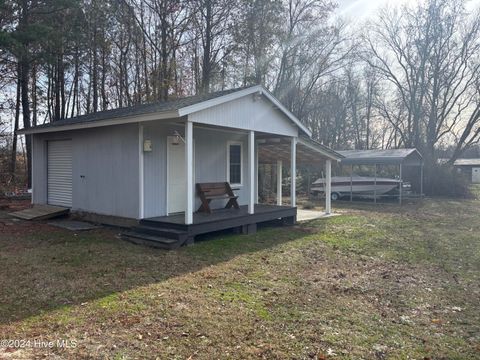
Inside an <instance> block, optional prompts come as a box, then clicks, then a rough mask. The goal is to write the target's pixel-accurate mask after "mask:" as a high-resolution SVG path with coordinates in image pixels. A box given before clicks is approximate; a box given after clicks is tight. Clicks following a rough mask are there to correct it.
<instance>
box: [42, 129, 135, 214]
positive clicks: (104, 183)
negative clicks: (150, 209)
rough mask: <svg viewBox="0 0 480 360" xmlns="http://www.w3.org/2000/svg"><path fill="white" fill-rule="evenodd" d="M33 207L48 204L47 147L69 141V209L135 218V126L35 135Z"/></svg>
mask: <svg viewBox="0 0 480 360" xmlns="http://www.w3.org/2000/svg"><path fill="white" fill-rule="evenodd" d="M34 138H35V141H34V150H33V157H34V159H33V166H34V168H33V172H34V174H35V175H34V176H33V182H34V183H33V203H34V204H46V203H47V201H48V200H47V148H48V146H47V144H48V141H51V140H65V139H71V141H72V209H73V210H81V211H87V212H92V213H97V214H104V215H114V216H121V217H127V218H137V217H138V214H139V185H138V184H139V182H138V181H139V176H138V174H139V170H138V166H139V162H138V159H139V156H138V147H139V145H138V124H128V125H119V126H109V127H104V128H94V129H85V130H75V131H68V132H58V133H46V134H38V135H34Z"/></svg>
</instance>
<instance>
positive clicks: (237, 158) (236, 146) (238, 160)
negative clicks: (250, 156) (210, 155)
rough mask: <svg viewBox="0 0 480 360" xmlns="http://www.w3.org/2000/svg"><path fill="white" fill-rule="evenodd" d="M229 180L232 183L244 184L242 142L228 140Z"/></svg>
mask: <svg viewBox="0 0 480 360" xmlns="http://www.w3.org/2000/svg"><path fill="white" fill-rule="evenodd" d="M227 181H228V182H229V183H230V184H231V185H237V186H238V185H242V143H241V142H228V145H227Z"/></svg>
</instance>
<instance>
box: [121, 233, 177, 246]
mask: <svg viewBox="0 0 480 360" xmlns="http://www.w3.org/2000/svg"><path fill="white" fill-rule="evenodd" d="M122 235H123V236H129V237H134V238H138V239H142V240H148V241H154V242H159V243H163V244H175V243H176V242H178V241H179V240H178V239H169V238H166V237H162V236H156V235H151V234H145V233H141V232H137V231H125V232H123V233H122Z"/></svg>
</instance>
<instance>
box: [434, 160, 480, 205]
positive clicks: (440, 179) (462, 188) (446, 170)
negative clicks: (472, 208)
mask: <svg viewBox="0 0 480 360" xmlns="http://www.w3.org/2000/svg"><path fill="white" fill-rule="evenodd" d="M427 176H428V177H427V181H428V183H427V187H426V190H427V193H428V194H429V195H436V196H449V197H460V198H471V197H472V196H473V194H472V192H471V190H470V182H469V181H468V179H467V178H466V176H465V175H464V174H462V173H460V172H458V171H457V169H455V168H453V167H452V166H448V165H441V166H435V167H433V168H432V169H431V170H430V171H429V174H428V175H427Z"/></svg>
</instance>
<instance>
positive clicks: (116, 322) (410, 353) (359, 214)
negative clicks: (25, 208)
mask: <svg viewBox="0 0 480 360" xmlns="http://www.w3.org/2000/svg"><path fill="white" fill-rule="evenodd" d="M479 190H480V188H479ZM474 191H477V189H476V188H475V189H474ZM478 193H479V194H480V191H478ZM336 205H337V206H339V207H340V208H339V211H340V212H341V213H342V216H339V217H333V218H330V219H323V220H317V221H313V222H309V223H306V224H303V225H300V226H296V227H283V228H282V227H280V228H278V227H274V228H265V229H262V230H260V231H259V232H258V233H257V234H256V235H252V236H240V235H228V234H221V235H217V236H215V237H212V238H210V239H207V240H205V241H201V242H198V243H196V244H195V245H194V246H192V247H187V248H182V249H180V250H178V251H173V252H165V251H160V250H154V249H150V248H145V247H141V246H135V245H132V244H129V243H126V242H123V241H120V240H118V239H117V236H116V235H117V232H116V231H115V230H96V231H93V232H88V233H80V234H77V235H75V234H73V233H71V232H67V231H63V230H58V229H53V228H51V227H49V226H48V225H45V224H31V223H21V224H19V223H14V224H12V225H4V226H2V223H0V287H1V289H2V291H1V292H0V338H6V339H35V338H40V337H41V338H44V339H49V340H56V339H70V340H76V341H77V342H78V346H77V347H76V348H71V349H60V348H53V349H47V350H46V349H35V348H33V349H32V348H30V349H18V350H16V351H15V352H14V353H9V354H13V355H10V356H13V358H32V357H38V356H41V355H43V354H46V353H47V354H51V355H57V356H60V357H63V358H112V359H134V358H139V357H152V354H155V355H156V356H158V357H159V358H173V359H175V358H179V359H183V358H192V359H195V358H201V359H211V358H232V359H233V358H235V359H236V358H256V357H261V358H262V357H263V358H268V359H270V358H279V359H283V358H309V357H316V356H317V357H320V358H321V357H329V358H330V357H331V358H345V359H356V358H389V359H390V358H391V359H405V358H407V357H409V358H420V359H421V358H443V359H466V358H478V357H479V356H480V315H479V311H478V306H479V302H478V299H479V298H480V236H479V234H478V229H479V228H480V212H479V207H480V200H465V201H456V200H448V199H443V200H426V201H425V202H423V203H422V204H410V205H405V206H402V207H398V206H392V205H385V206H378V207H375V206H373V205H353V206H354V208H347V206H352V205H351V204H345V205H338V204H336ZM2 355H3V353H2V350H1V349H0V358H2Z"/></svg>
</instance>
